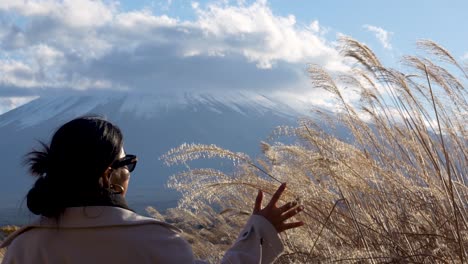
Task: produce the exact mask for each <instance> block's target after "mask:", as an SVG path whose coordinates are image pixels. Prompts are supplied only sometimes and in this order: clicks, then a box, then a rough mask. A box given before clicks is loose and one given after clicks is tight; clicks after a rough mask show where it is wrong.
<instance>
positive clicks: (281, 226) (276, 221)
mask: <svg viewBox="0 0 468 264" xmlns="http://www.w3.org/2000/svg"><path fill="white" fill-rule="evenodd" d="M285 189H286V183H283V184H281V186H280V187H279V188H278V190H276V192H275V194H273V197H272V198H271V200H270V202H269V203H268V205H267V206H266V207H265V208H263V209H261V207H262V200H263V192H262V191H261V190H259V191H258V195H257V199H256V200H255V206H254V210H253V214H256V215H261V216H263V217H265V218H266V219H267V220H268V221H270V223H271V224H272V225H273V226H274V227H275V229H276V231H277V232H278V233H280V232H283V231H285V230H288V229H291V228H296V227H299V226H302V225H304V223H303V222H292V223H286V221H287V220H288V219H289V218H291V217H293V216H295V215H296V214H298V213H299V212H301V211H302V210H303V209H304V207H302V206H297V202H296V201H294V202H289V203H286V204H284V205H282V206H280V207H277V206H276V204H277V202H278V201H279V199H280V197H281V194H283V192H284V190H285Z"/></svg>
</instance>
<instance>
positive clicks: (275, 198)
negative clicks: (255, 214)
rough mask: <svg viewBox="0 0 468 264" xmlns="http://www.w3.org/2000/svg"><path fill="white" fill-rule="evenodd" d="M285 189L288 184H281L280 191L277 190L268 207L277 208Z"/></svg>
mask: <svg viewBox="0 0 468 264" xmlns="http://www.w3.org/2000/svg"><path fill="white" fill-rule="evenodd" d="M285 189H286V183H283V184H281V185H280V187H279V188H278V190H276V192H275V194H273V197H271V200H270V203H269V204H268V206H275V205H276V203H277V202H278V200H279V199H280V197H281V194H283V192H284V190H285Z"/></svg>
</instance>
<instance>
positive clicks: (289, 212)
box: [281, 206, 304, 222]
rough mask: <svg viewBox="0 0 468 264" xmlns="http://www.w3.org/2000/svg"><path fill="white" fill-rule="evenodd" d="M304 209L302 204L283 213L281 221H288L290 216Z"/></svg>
mask: <svg viewBox="0 0 468 264" xmlns="http://www.w3.org/2000/svg"><path fill="white" fill-rule="evenodd" d="M303 209H304V207H302V206H298V207H296V208H294V209H292V210H289V211H287V212H286V213H284V214H283V215H281V221H282V222H283V221H286V220H288V219H289V218H291V217H293V216H295V215H297V214H298V213H300V212H301V211H302V210H303Z"/></svg>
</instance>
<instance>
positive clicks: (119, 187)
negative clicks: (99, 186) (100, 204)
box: [109, 184, 125, 194]
mask: <svg viewBox="0 0 468 264" xmlns="http://www.w3.org/2000/svg"><path fill="white" fill-rule="evenodd" d="M109 188H110V189H111V190H113V191H114V193H115V194H122V193H123V192H124V191H125V188H124V187H123V186H122V185H119V184H111V185H110V186H109ZM116 188H117V189H118V190H115V189H116Z"/></svg>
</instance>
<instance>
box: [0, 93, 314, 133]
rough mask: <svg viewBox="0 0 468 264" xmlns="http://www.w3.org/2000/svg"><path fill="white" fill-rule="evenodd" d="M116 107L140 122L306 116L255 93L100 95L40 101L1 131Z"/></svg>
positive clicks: (15, 113)
mask: <svg viewBox="0 0 468 264" xmlns="http://www.w3.org/2000/svg"><path fill="white" fill-rule="evenodd" d="M109 105H113V107H114V109H117V111H119V112H120V113H130V114H133V115H135V116H136V117H138V118H151V117H154V116H155V115H157V114H158V113H161V112H169V111H171V110H174V109H184V110H189V111H198V110H199V109H201V108H206V109H209V110H210V111H213V112H215V113H219V114H221V113H223V112H225V111H235V112H238V113H240V114H243V115H247V114H252V113H254V114H257V115H262V114H264V113H266V112H276V113H278V114H281V115H285V116H291V117H297V116H298V115H301V114H305V112H304V109H306V107H304V104H303V103H301V102H295V103H294V104H291V103H287V102H285V101H284V100H282V98H280V97H279V96H275V95H268V96H265V95H263V94H260V93H255V92H251V91H245V92H239V91H236V92H217V93H195V92H179V93H175V92H174V93H152V94H126V93H114V94H111V93H107V94H106V93H100V94H99V95H83V96H76V95H74V96H72V95H68V96H50V97H40V98H38V99H36V100H33V101H31V102H29V103H27V104H25V105H23V106H21V107H19V108H16V109H13V110H11V111H9V112H7V113H5V114H3V115H0V127H3V126H8V125H14V126H16V127H17V128H18V129H23V128H26V127H31V126H35V125H37V124H40V123H41V122H43V121H46V120H49V119H57V120H60V121H66V120H69V119H71V118H74V117H76V116H80V115H85V114H106V113H102V112H101V110H100V108H105V107H106V106H109Z"/></svg>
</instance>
